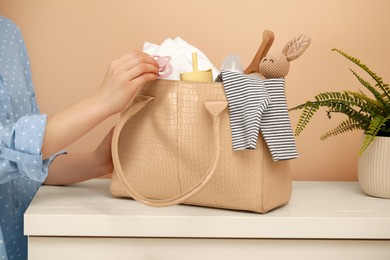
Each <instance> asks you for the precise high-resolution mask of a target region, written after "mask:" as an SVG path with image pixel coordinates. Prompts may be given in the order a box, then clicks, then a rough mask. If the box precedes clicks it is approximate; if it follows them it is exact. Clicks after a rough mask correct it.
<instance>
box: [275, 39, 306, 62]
mask: <svg viewBox="0 0 390 260" xmlns="http://www.w3.org/2000/svg"><path fill="white" fill-rule="evenodd" d="M310 42H311V39H310V37H308V36H306V35H304V34H301V35H298V36H297V37H295V38H294V39H292V40H291V41H289V42H288V43H287V44H286V45H285V46H284V48H283V50H282V53H283V54H284V55H286V57H287V60H288V61H292V60H295V59H296V58H298V57H299V56H301V55H302V53H303V52H304V51H305V50H306V49H307V47H309V45H310Z"/></svg>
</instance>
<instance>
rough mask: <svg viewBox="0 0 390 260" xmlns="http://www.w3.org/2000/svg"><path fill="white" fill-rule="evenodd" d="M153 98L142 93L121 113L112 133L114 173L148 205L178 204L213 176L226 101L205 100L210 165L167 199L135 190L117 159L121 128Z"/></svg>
mask: <svg viewBox="0 0 390 260" xmlns="http://www.w3.org/2000/svg"><path fill="white" fill-rule="evenodd" d="M154 99H155V98H154V97H150V96H144V95H141V96H137V98H136V99H135V100H134V102H133V104H132V105H131V106H130V107H129V108H128V109H127V110H126V111H125V112H124V113H123V114H122V115H121V119H120V120H119V122H118V124H117V126H116V127H115V131H114V134H113V139H112V140H113V141H112V157H113V163H114V168H115V171H116V174H117V176H118V178H119V180H120V181H121V182H122V183H123V184H124V186H125V189H126V191H127V192H128V193H129V195H130V196H131V197H132V198H134V199H135V200H137V201H139V202H141V203H143V204H146V205H149V206H155V207H165V206H171V205H176V204H180V203H182V202H184V201H185V200H187V199H188V198H190V197H192V196H194V195H195V194H196V193H198V192H199V191H200V190H201V189H202V188H203V187H204V186H206V184H207V183H208V182H209V181H210V179H211V178H212V177H213V175H214V173H215V171H216V169H217V166H218V163H219V158H220V153H221V142H220V121H221V114H222V112H223V111H224V110H225V109H226V108H227V106H228V103H227V101H205V107H206V109H207V111H208V112H209V113H210V115H211V117H212V119H213V130H214V146H215V154H214V159H213V161H212V164H211V166H210V167H209V169H208V170H207V171H206V173H205V174H204V175H203V177H202V179H201V180H200V181H199V182H198V183H197V184H195V185H194V186H193V187H192V188H190V189H189V190H187V191H186V192H183V193H182V194H179V195H178V196H176V197H173V198H168V199H151V198H146V197H145V196H143V195H141V194H140V193H139V192H137V191H136V190H135V189H134V188H133V187H132V186H131V184H130V183H129V182H128V181H127V180H126V178H125V175H124V173H123V170H122V166H121V164H120V161H119V156H118V141H119V136H120V133H121V130H122V128H123V127H124V125H125V124H126V122H127V121H128V120H129V119H130V118H131V117H132V116H134V115H135V114H136V113H138V112H139V111H140V110H141V109H142V108H144V107H145V106H146V105H147V104H148V103H149V102H151V101H153V100H154Z"/></svg>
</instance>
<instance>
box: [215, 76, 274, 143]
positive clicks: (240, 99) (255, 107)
mask: <svg viewBox="0 0 390 260" xmlns="http://www.w3.org/2000/svg"><path fill="white" fill-rule="evenodd" d="M220 75H221V76H220V78H221V79H222V81H223V84H224V87H225V93H226V98H227V100H228V103H229V113H230V125H231V129H232V143H233V149H234V150H246V149H249V150H254V149H256V144H257V139H258V136H259V130H260V120H261V115H262V114H263V112H264V110H265V109H266V108H267V106H268V105H269V102H270V98H269V96H268V94H267V91H266V90H265V85H264V83H263V82H262V80H261V79H260V78H259V77H257V76H255V75H245V76H244V75H243V74H241V73H238V72H234V71H227V70H223V71H221V74H220Z"/></svg>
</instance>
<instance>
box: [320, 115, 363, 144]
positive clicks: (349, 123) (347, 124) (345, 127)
mask: <svg viewBox="0 0 390 260" xmlns="http://www.w3.org/2000/svg"><path fill="white" fill-rule="evenodd" d="M360 129H362V127H361V125H360V123H359V122H356V121H354V120H353V119H350V118H348V119H347V120H345V121H343V122H341V123H340V124H339V125H338V126H337V127H336V128H334V129H333V130H330V131H328V132H326V133H325V134H323V135H322V136H321V138H320V139H321V140H325V139H328V138H329V137H332V136H336V135H339V134H342V133H345V132H348V131H354V130H360Z"/></svg>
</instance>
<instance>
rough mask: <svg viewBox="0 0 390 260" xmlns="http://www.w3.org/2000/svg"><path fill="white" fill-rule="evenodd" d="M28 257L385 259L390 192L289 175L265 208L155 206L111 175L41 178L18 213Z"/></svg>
mask: <svg viewBox="0 0 390 260" xmlns="http://www.w3.org/2000/svg"><path fill="white" fill-rule="evenodd" d="M25 234H26V235H27V236H28V239H29V259H30V260H38V259H39V260H45V259H50V260H52V259H55V260H62V259H67V260H69V259H93V260H100V259H137V260H138V259H147V260H149V259H150V260H152V259H153V260H154V259H171V260H172V259H189V260H192V259H224V260H230V259H316V260H318V259H343V260H345V259H354V260H357V259H370V260H375V259H390V200H386V199H378V198H371V197H368V196H366V195H364V194H363V193H362V191H361V190H360V188H359V186H358V184H357V183H356V182H294V183H293V195H292V198H291V200H290V202H289V203H288V204H287V205H285V206H283V207H281V208H279V209H276V210H274V211H272V212H269V213H267V214H264V215H261V214H257V213H247V212H236V211H230V210H219V209H210V208H202V207H194V206H184V205H179V206H174V207H168V208H152V207H148V206H144V205H142V204H140V203H138V202H136V201H132V200H129V199H116V198H112V197H111V195H110V193H109V180H107V179H97V180H90V181H87V182H83V183H79V184H75V185H71V186H67V187H52V186H43V187H41V189H40V190H39V191H38V193H37V195H36V197H35V198H34V200H33V202H32V203H31V205H30V207H29V208H28V210H27V212H26V214H25Z"/></svg>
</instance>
